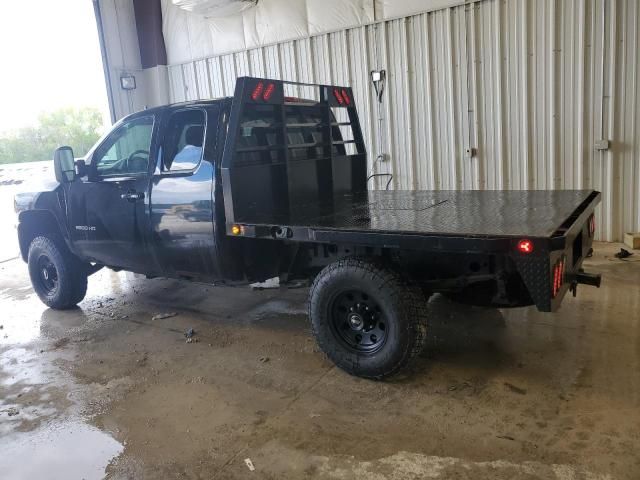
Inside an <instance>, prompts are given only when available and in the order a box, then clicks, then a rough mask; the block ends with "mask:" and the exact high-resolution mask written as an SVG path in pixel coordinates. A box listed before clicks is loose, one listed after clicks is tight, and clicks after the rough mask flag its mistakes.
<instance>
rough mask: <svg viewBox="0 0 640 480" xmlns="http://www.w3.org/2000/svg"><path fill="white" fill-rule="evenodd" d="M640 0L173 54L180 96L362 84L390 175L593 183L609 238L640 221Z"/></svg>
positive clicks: (484, 185)
mask: <svg viewBox="0 0 640 480" xmlns="http://www.w3.org/2000/svg"><path fill="white" fill-rule="evenodd" d="M639 3H640V2H637V1H636V0H620V1H613V0H592V1H584V0H544V1H542V0H541V1H527V0H485V1H482V2H479V3H473V4H469V5H463V6H459V7H454V8H447V9H443V10H439V11H436V12H431V13H427V14H422V15H415V16H411V17H407V18H404V19H400V20H393V21H388V22H383V23H378V24H374V25H369V26H365V27H359V28H355V29H350V30H345V31H342V32H337V33H331V34H326V35H321V36H318V37H313V38H310V39H302V40H296V41H291V42H286V43H282V44H278V45H272V46H265V47H261V48H257V49H253V50H249V51H246V52H241V53H236V54H230V55H224V56H220V57H214V58H208V59H203V60H199V61H195V62H190V63H186V64H181V65H173V66H170V68H169V73H170V85H171V92H172V99H173V100H174V101H181V100H188V99H195V98H208V97H220V96H227V95H232V94H233V89H234V82H235V78H236V77H237V76H241V75H255V76H267V77H272V78H282V79H288V80H297V81H302V82H305V81H309V82H319V83H323V82H324V83H337V84H347V85H351V86H353V87H354V89H355V92H356V97H357V98H356V100H357V102H358V105H359V111H360V116H361V121H362V123H363V131H364V135H365V137H366V140H367V147H368V152H369V153H370V155H369V157H370V169H371V171H372V172H375V173H385V172H389V173H392V174H393V182H392V187H393V188H396V189H416V188H422V189H503V188H505V189H552V188H569V189H571V188H596V189H598V190H600V191H602V192H603V205H602V208H600V209H599V213H598V227H599V230H598V233H599V238H601V239H603V240H620V239H621V238H622V234H623V232H625V231H638V230H640V205H639V204H640V145H639V141H638V139H640V135H639V133H640V132H639V130H640V95H638V80H639V75H640V59H639V55H640V35H639V20H640V5H639ZM374 69H385V70H386V71H387V85H386V91H385V94H384V97H383V102H382V103H380V104H379V103H378V102H377V101H376V99H375V94H374V92H373V87H372V85H371V83H370V82H369V72H370V71H371V70H374ZM599 140H609V141H610V148H609V149H608V150H598V149H597V148H596V142H597V141H599ZM381 154H384V156H383V157H379V155H381ZM378 180H379V183H378V184H377V185H376V186H375V187H376V188H383V187H384V185H385V183H386V179H384V178H380V179H378ZM372 184H373V181H372ZM372 187H374V185H372Z"/></svg>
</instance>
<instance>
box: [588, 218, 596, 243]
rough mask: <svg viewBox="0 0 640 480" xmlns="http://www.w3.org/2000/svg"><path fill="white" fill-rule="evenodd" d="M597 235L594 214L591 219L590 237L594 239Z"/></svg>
mask: <svg viewBox="0 0 640 480" xmlns="http://www.w3.org/2000/svg"><path fill="white" fill-rule="evenodd" d="M595 233H596V216H595V215H594V214H593V213H592V214H591V216H590V217H589V236H590V237H593V235H594V234H595Z"/></svg>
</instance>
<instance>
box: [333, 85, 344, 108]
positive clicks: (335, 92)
mask: <svg viewBox="0 0 640 480" xmlns="http://www.w3.org/2000/svg"><path fill="white" fill-rule="evenodd" d="M333 96H334V97H336V100H337V101H338V104H340V105H342V104H344V98H342V94H341V93H340V90H339V89H338V88H334V89H333Z"/></svg>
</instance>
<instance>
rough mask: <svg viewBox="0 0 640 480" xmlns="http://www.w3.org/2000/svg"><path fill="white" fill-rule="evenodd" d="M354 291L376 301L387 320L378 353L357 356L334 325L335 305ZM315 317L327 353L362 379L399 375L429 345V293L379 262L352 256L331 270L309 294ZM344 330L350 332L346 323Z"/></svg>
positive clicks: (325, 271) (313, 322)
mask: <svg viewBox="0 0 640 480" xmlns="http://www.w3.org/2000/svg"><path fill="white" fill-rule="evenodd" d="M353 290H356V291H361V292H363V294H362V295H363V297H364V298H367V297H368V298H370V299H371V300H372V301H375V304H376V308H377V309H378V310H381V315H383V317H380V318H384V319H385V322H386V324H387V326H386V327H385V330H386V333H385V335H386V338H385V340H384V343H383V344H382V346H381V347H379V348H378V349H377V350H375V349H374V351H371V352H361V351H357V347H358V346H357V345H355V346H350V345H349V344H348V342H345V341H344V339H343V338H341V336H342V334H341V333H340V332H339V331H338V330H339V329H338V327H336V326H335V323H332V322H333V320H332V318H336V315H334V314H333V312H336V310H335V307H332V305H334V304H335V302H336V301H339V300H337V299H340V298H341V297H340V295H344V292H346V291H349V292H350V291H353ZM339 308H342V306H340V307H339ZM343 311H344V309H343ZM339 315H340V313H338V317H339ZM309 318H310V320H311V329H312V332H313V335H314V337H315V339H316V341H317V342H318V345H319V346H320V348H321V349H322V351H323V352H324V353H325V354H326V355H327V356H328V357H329V359H330V360H331V361H332V362H333V363H335V364H336V365H337V366H338V367H340V368H341V369H343V370H344V371H346V372H348V373H349V374H351V375H356V376H358V377H364V378H369V379H377V380H379V379H382V378H385V377H389V376H391V375H394V374H396V373H398V372H399V371H400V370H402V369H403V368H404V367H406V366H407V364H409V362H410V361H411V360H412V359H414V358H415V357H417V356H418V354H419V353H420V352H421V351H422V350H423V348H424V344H425V341H426V334H427V310H426V298H425V294H424V293H423V292H422V290H421V289H420V288H419V287H417V286H415V285H411V284H409V283H408V282H407V281H406V280H405V279H404V278H403V277H402V276H401V275H400V274H399V273H398V272H397V271H396V270H394V268H393V267H392V266H387V265H385V264H383V263H381V262H380V261H378V260H376V259H367V258H357V257H349V258H345V259H342V260H339V261H337V262H335V263H332V264H331V265H328V266H327V267H325V268H324V269H323V270H322V271H321V272H320V273H319V274H318V276H317V277H316V278H315V281H314V282H313V285H312V286H311V290H310V292H309ZM341 321H342V319H339V320H338V323H339V322H341ZM373 323H375V320H374V321H373ZM332 325H333V326H332ZM370 328H372V327H370ZM343 329H346V327H345V326H344V324H343ZM365 335H366V334H365ZM360 337H362V335H361V336H360ZM354 348H355V350H354Z"/></svg>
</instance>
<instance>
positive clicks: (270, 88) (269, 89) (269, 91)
mask: <svg viewBox="0 0 640 480" xmlns="http://www.w3.org/2000/svg"><path fill="white" fill-rule="evenodd" d="M275 89H276V86H275V84H273V83H270V84H269V85H267V88H266V89H265V91H264V93H263V94H262V99H263V100H264V101H265V102H266V101H267V100H269V99H270V98H271V95H273V91H274V90H275Z"/></svg>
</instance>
